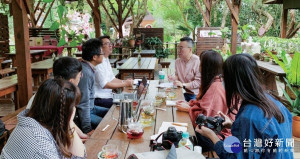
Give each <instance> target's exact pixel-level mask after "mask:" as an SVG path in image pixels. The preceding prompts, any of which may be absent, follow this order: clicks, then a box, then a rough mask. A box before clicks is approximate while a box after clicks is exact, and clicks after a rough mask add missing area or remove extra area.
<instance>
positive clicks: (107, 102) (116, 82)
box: [95, 36, 133, 108]
mask: <svg viewBox="0 0 300 159" xmlns="http://www.w3.org/2000/svg"><path fill="white" fill-rule="evenodd" d="M99 39H100V40H101V42H102V44H103V45H102V47H101V50H102V52H103V53H104V57H103V62H102V63H101V64H99V65H97V66H96V67H95V68H96V71H95V105H98V106H101V107H106V108H110V107H111V106H112V104H113V99H112V98H113V95H112V89H116V88H122V87H126V86H131V85H132V83H133V80H132V79H127V80H120V79H117V78H115V75H114V73H113V71H112V68H111V65H110V62H109V58H108V57H109V55H110V54H111V53H112V43H111V42H110V37H109V36H101V37H99Z"/></svg>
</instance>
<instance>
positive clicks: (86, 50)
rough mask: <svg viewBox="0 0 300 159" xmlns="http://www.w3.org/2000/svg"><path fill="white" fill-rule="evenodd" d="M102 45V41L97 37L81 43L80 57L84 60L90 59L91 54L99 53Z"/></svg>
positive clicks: (91, 58)
mask: <svg viewBox="0 0 300 159" xmlns="http://www.w3.org/2000/svg"><path fill="white" fill-rule="evenodd" d="M101 46H102V42H101V41H100V40H99V39H97V38H93V39H89V40H88V41H86V42H85V43H83V44H82V59H84V60H86V61H92V60H93V56H95V55H100V53H101V49H100V47H101Z"/></svg>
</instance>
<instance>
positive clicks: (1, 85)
mask: <svg viewBox="0 0 300 159" xmlns="http://www.w3.org/2000/svg"><path fill="white" fill-rule="evenodd" d="M17 90H18V78H17V75H12V76H8V77H4V78H2V79H0V97H2V96H5V95H8V94H11V93H14V103H15V110H17V109H18V108H19V103H18V95H17V94H18V93H17Z"/></svg>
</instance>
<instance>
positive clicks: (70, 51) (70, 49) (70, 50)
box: [67, 48, 72, 57]
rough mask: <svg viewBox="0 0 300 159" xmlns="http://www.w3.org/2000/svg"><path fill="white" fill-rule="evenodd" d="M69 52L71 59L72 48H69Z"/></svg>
mask: <svg viewBox="0 0 300 159" xmlns="http://www.w3.org/2000/svg"><path fill="white" fill-rule="evenodd" d="M67 50H68V56H70V57H71V55H72V48H67Z"/></svg>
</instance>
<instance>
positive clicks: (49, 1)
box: [43, 0, 53, 3]
mask: <svg viewBox="0 0 300 159" xmlns="http://www.w3.org/2000/svg"><path fill="white" fill-rule="evenodd" d="M52 1H53V0H43V2H46V3H51V2H52Z"/></svg>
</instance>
